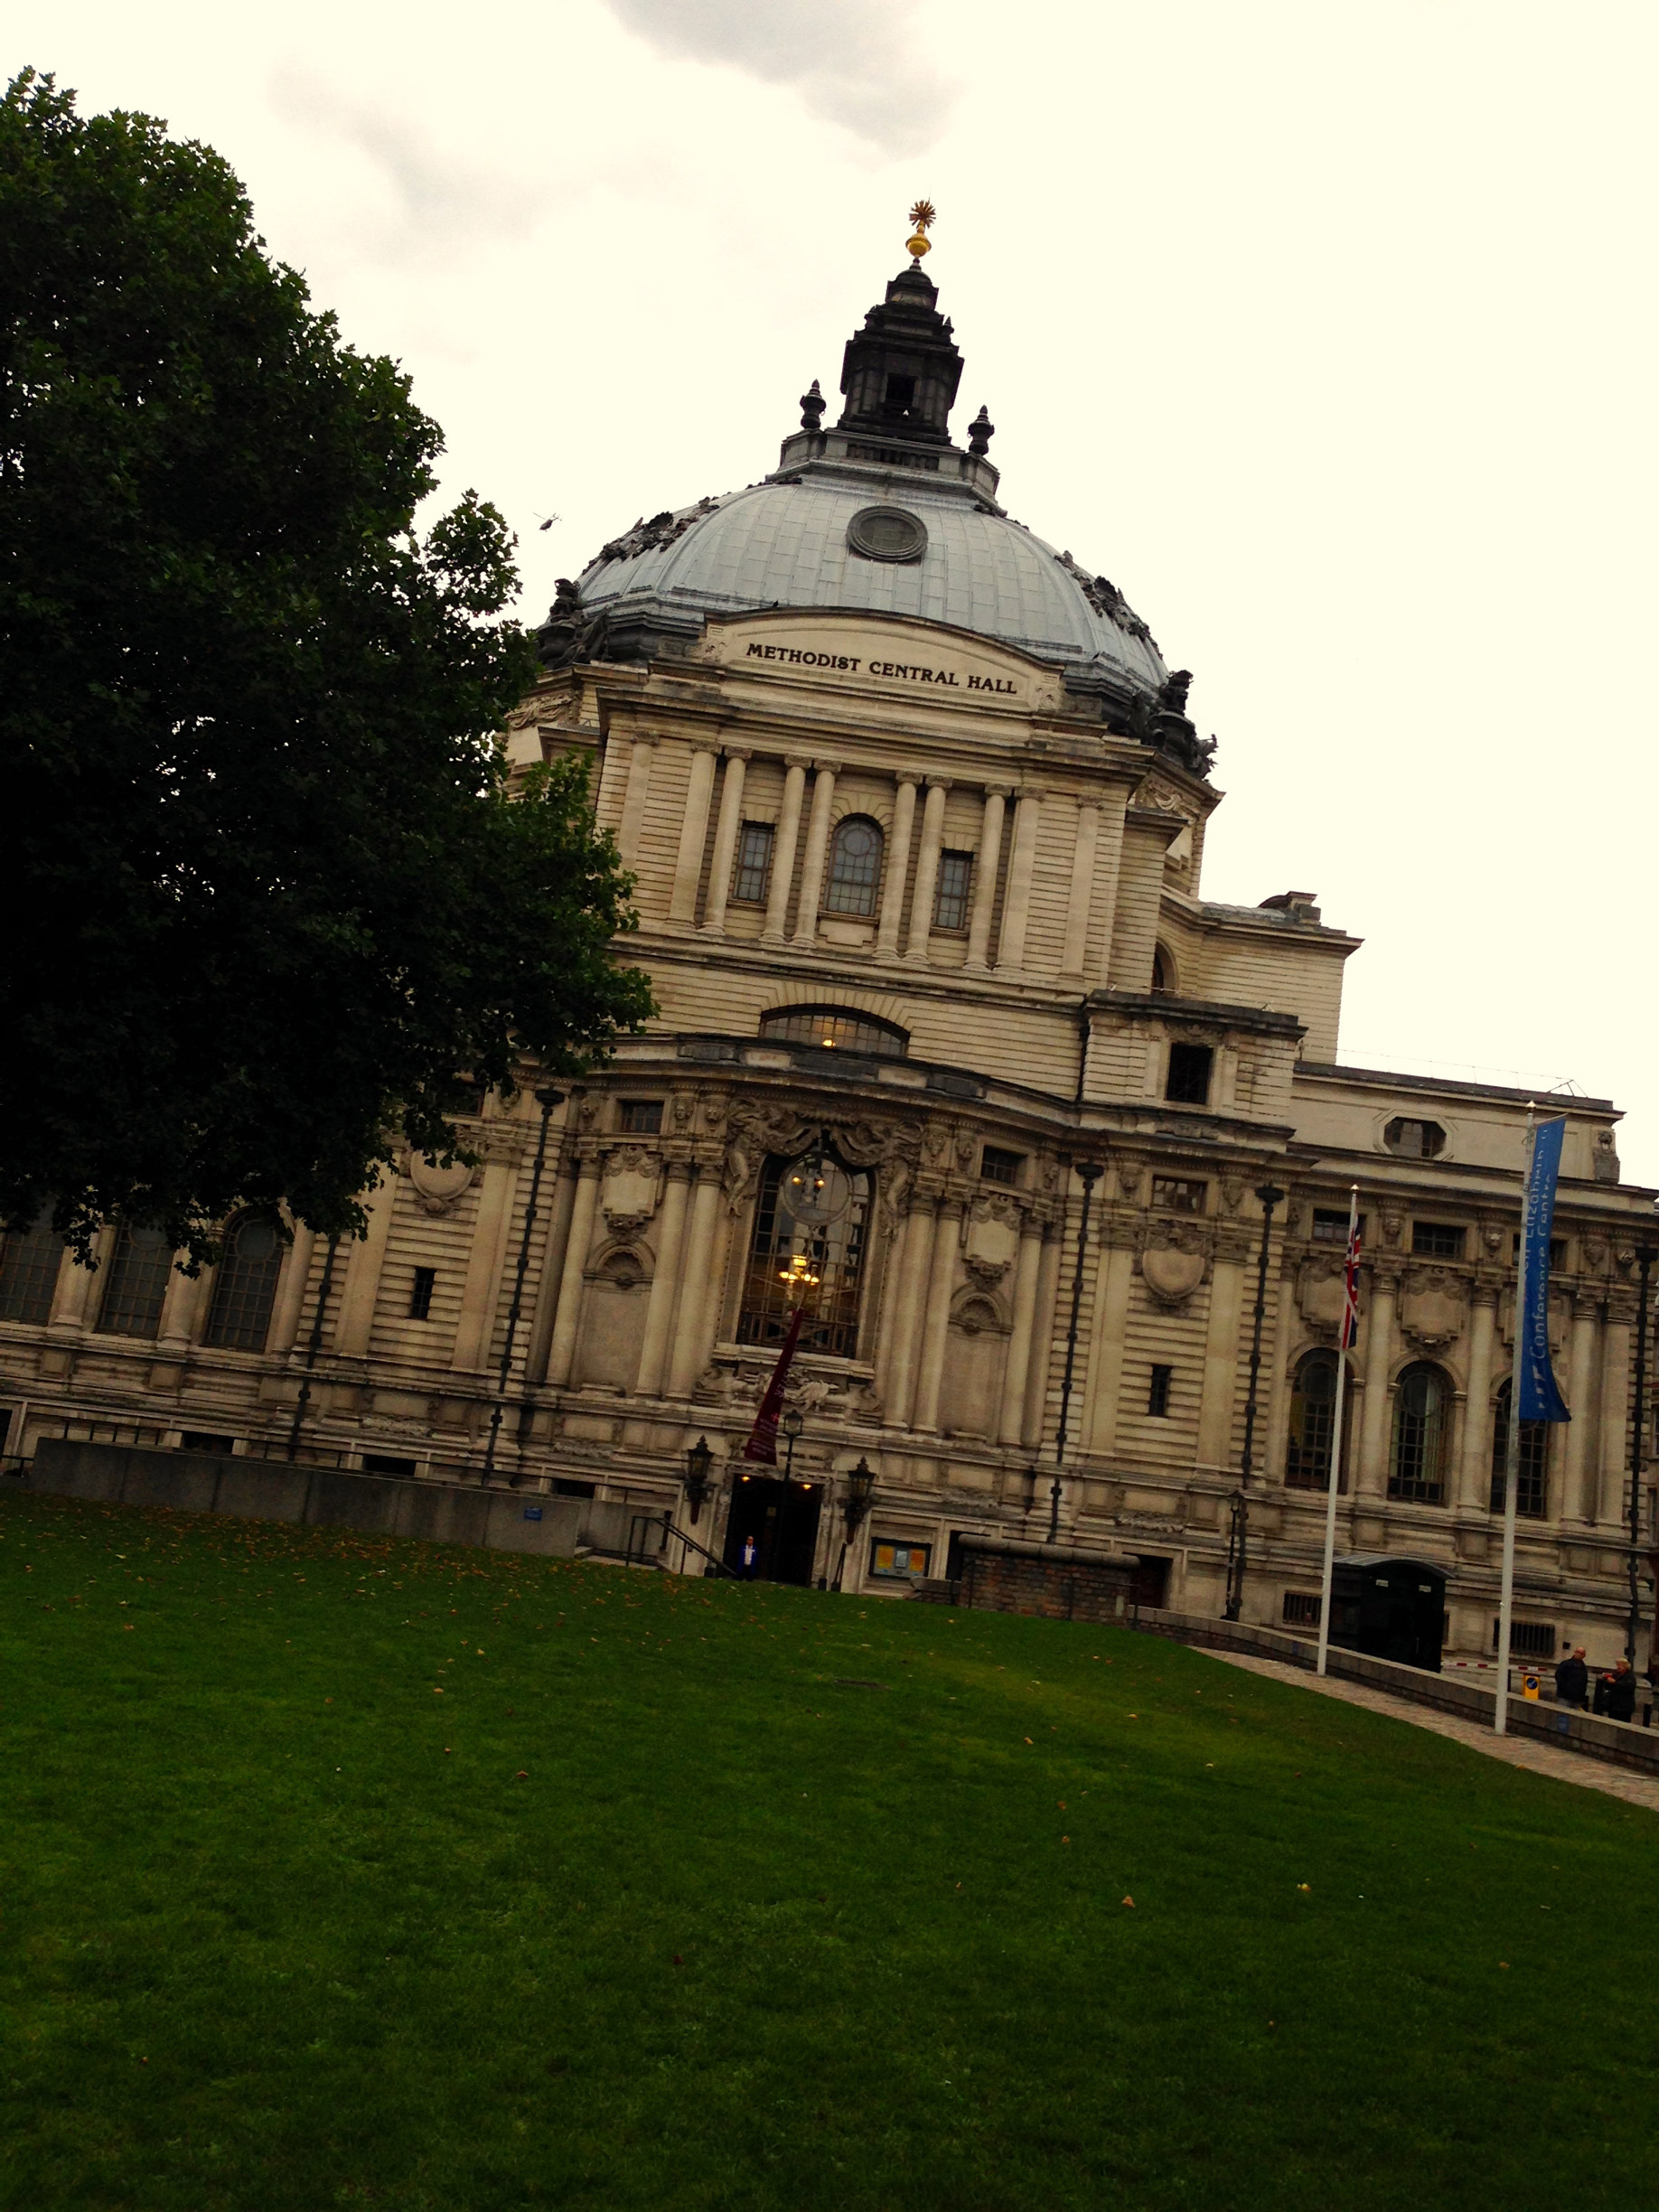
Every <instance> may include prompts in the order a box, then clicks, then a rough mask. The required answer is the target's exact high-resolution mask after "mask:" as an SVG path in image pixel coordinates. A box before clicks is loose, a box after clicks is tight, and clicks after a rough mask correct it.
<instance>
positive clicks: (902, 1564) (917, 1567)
mask: <svg viewBox="0 0 1659 2212" xmlns="http://www.w3.org/2000/svg"><path fill="white" fill-rule="evenodd" d="M932 1558H933V1546H932V1544H917V1543H873V1544H872V1545H871V1546H870V1574H871V1576H872V1578H873V1579H876V1580H877V1581H880V1580H882V1579H886V1578H889V1577H894V1576H898V1575H925V1574H926V1572H927V1569H928V1561H930V1560H931V1559H932Z"/></svg>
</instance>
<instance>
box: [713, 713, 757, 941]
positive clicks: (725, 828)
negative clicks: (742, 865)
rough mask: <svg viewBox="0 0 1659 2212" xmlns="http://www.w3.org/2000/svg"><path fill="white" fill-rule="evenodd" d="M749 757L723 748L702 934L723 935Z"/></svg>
mask: <svg viewBox="0 0 1659 2212" xmlns="http://www.w3.org/2000/svg"><path fill="white" fill-rule="evenodd" d="M748 758H749V754H748V750H747V748H746V747H745V746H743V745H727V746H726V773H725V775H724V776H723V777H722V778H721V781H720V819H719V820H718V821H717V823H716V824H715V839H714V860H713V863H712V864H711V866H710V867H709V870H708V905H707V907H706V908H705V910H704V914H703V934H704V935H705V936H706V937H723V936H724V935H725V934H726V900H727V899H728V898H730V896H731V895H732V869H733V867H734V865H735V863H736V858H737V838H738V833H739V831H740V830H741V829H742V828H743V786H744V779H745V775H746V773H747V766H746V764H747V762H748Z"/></svg>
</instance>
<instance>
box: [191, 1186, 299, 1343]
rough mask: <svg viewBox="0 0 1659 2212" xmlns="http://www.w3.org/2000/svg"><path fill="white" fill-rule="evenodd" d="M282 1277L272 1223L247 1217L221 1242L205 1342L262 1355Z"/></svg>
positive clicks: (277, 1238) (279, 1242) (279, 1243)
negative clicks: (221, 1246) (222, 1247)
mask: <svg viewBox="0 0 1659 2212" xmlns="http://www.w3.org/2000/svg"><path fill="white" fill-rule="evenodd" d="M281 1272H282V1238H281V1236H280V1235H279V1233H278V1232H277V1224H276V1223H275V1222H273V1221H270V1220H268V1219H267V1218H266V1216H265V1215H263V1214H245V1215H244V1216H243V1218H242V1219H241V1220H240V1221H239V1222H238V1223H236V1225H235V1227H234V1228H232V1229H231V1230H230V1233H229V1234H228V1235H227V1236H226V1238H225V1256H224V1258H223V1259H222V1260H221V1261H220V1263H219V1271H218V1273H217V1274H216V1275H215V1276H214V1278H213V1303H212V1305H211V1307H210V1308H209V1309H208V1323H207V1327H206V1329H205V1331H204V1332H203V1338H204V1341H205V1342H206V1343H208V1344H211V1345H219V1346H220V1348H221V1349H222V1350H224V1351H229V1352H263V1351H264V1349H265V1339H266V1336H267V1334H268V1333H269V1330H270V1326H271V1308H272V1306H273V1305H274V1304H275V1302H276V1298H277V1276H278V1275H280V1274H281Z"/></svg>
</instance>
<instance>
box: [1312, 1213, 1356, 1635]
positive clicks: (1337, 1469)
mask: <svg viewBox="0 0 1659 2212" xmlns="http://www.w3.org/2000/svg"><path fill="white" fill-rule="evenodd" d="M1358 1227H1359V1185H1358V1184H1357V1183H1353V1184H1350V1185H1349V1186H1348V1242H1347V1243H1346V1245H1345V1247H1344V1250H1343V1255H1342V1318H1341V1320H1340V1321H1338V1322H1337V1324H1336V1428H1335V1429H1333V1431H1332V1433H1331V1481H1330V1493H1329V1495H1328V1496H1327V1497H1326V1501H1325V1579H1324V1582H1323V1583H1322V1584H1321V1586H1320V1587H1321V1589H1323V1591H1324V1593H1325V1594H1324V1596H1323V1597H1322V1598H1320V1600H1319V1672H1320V1673H1321V1674H1323V1673H1324V1672H1325V1666H1326V1656H1327V1654H1329V1652H1330V1648H1331V1585H1332V1583H1333V1582H1334V1581H1335V1580H1336V1492H1337V1488H1338V1486H1339V1485H1340V1484H1341V1481H1342V1410H1343V1401H1344V1399H1345V1395H1346V1384H1347V1380H1348V1347H1347V1345H1345V1344H1344V1342H1343V1341H1342V1340H1343V1338H1344V1337H1345V1336H1346V1335H1347V1330H1348V1254H1349V1253H1350V1252H1351V1251H1353V1250H1354V1231H1355V1230H1356V1229H1357V1228H1358Z"/></svg>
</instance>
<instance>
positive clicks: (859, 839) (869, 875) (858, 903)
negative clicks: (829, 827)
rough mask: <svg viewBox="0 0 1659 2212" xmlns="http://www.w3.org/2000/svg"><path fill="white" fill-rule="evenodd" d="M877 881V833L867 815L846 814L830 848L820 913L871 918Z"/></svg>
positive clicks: (879, 870)
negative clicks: (865, 915)
mask: <svg viewBox="0 0 1659 2212" xmlns="http://www.w3.org/2000/svg"><path fill="white" fill-rule="evenodd" d="M880 881H881V831H880V829H878V828H877V827H876V824H875V823H874V822H873V821H872V820H870V818H869V816H868V815H867V814H849V815H848V817H847V819H846V820H845V821H844V822H842V823H841V825H840V827H839V829H837V831H836V833H835V841H834V842H833V844H832V845H831V846H830V848H829V884H828V885H827V886H826V887H825V891H824V912H825V913H826V914H874V913H875V911H876V885H877V884H878V883H879V882H880Z"/></svg>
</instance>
